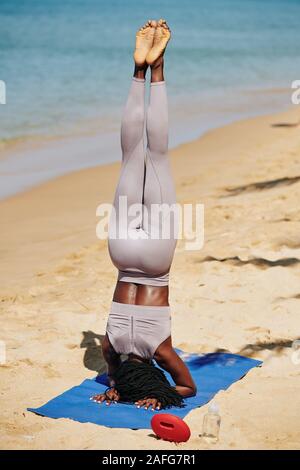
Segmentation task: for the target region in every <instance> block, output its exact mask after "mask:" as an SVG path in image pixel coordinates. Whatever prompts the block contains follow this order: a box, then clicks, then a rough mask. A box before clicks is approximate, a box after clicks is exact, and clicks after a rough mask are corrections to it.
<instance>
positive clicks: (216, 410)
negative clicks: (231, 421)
mask: <svg viewBox="0 0 300 470" xmlns="http://www.w3.org/2000/svg"><path fill="white" fill-rule="evenodd" d="M208 412H209V413H215V414H218V413H219V407H218V405H217V403H216V402H215V401H212V402H211V403H210V404H209V407H208Z"/></svg>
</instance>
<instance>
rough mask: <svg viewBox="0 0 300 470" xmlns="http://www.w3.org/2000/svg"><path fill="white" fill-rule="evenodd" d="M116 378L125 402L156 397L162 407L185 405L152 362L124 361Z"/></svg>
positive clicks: (116, 385) (116, 386)
mask: <svg viewBox="0 0 300 470" xmlns="http://www.w3.org/2000/svg"><path fill="white" fill-rule="evenodd" d="M114 380H115V388H116V390H117V391H118V392H119V394H120V399H121V401H123V402H131V403H134V402H136V401H137V400H143V399H144V398H156V399H157V400H158V401H160V403H161V408H170V407H171V406H178V407H182V406H184V404H183V399H182V397H181V396H180V395H179V393H178V392H177V390H175V388H174V387H171V385H170V383H169V382H168V380H167V378H166V376H165V374H164V373H163V371H162V370H160V369H158V368H157V367H155V366H154V365H153V364H152V363H151V364H149V363H148V364H147V363H144V362H136V361H124V362H123V363H122V364H121V365H120V367H119V368H118V369H117V370H116V372H115V373H114Z"/></svg>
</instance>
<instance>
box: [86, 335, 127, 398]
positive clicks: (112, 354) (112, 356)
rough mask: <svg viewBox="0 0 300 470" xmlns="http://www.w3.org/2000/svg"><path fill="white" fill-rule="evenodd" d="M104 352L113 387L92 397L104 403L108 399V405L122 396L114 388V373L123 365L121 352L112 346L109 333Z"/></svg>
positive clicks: (103, 342) (109, 378)
mask: <svg viewBox="0 0 300 470" xmlns="http://www.w3.org/2000/svg"><path fill="white" fill-rule="evenodd" d="M101 346H102V354H103V357H104V359H105V361H106V363H107V375H108V381H109V386H110V387H111V389H110V390H108V391H107V392H106V393H100V395H95V396H93V397H91V399H92V400H93V401H95V402H97V403H102V402H104V401H106V404H107V405H110V403H112V402H113V401H119V399H120V396H119V394H118V392H117V390H116V389H115V388H114V385H115V382H114V380H113V374H114V372H115V370H116V369H117V368H118V367H119V366H120V365H121V358H120V354H117V353H116V351H115V350H114V348H113V347H112V345H111V343H110V341H109V339H108V336H107V334H106V335H105V337H104V339H103V341H102V345H101Z"/></svg>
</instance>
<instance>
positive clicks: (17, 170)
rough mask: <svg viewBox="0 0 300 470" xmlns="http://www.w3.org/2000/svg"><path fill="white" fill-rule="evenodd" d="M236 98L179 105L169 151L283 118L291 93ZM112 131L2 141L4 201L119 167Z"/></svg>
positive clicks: (85, 127)
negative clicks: (213, 133)
mask: <svg viewBox="0 0 300 470" xmlns="http://www.w3.org/2000/svg"><path fill="white" fill-rule="evenodd" d="M232 93H233V91H231V92H230V93H229V96H227V95H225V96H226V98H225V100H224V98H223V100H222V98H221V95H220V96H219V95H217V96H218V98H217V97H215V98H214V99H213V98H212V97H210V98H208V97H207V99H208V101H206V100H205V99H204V101H203V102H202V106H200V105H199V106H198V105H197V106H195V103H194V104H192V102H191V101H190V98H189V100H188V106H187V108H186V109H185V111H184V112H183V113H182V110H181V108H180V111H179V108H178V104H177V106H176V105H175V106H173V109H172V110H171V113H170V138H169V142H170V146H169V147H170V150H172V149H174V148H176V147H177V146H178V145H181V144H185V143H188V142H190V141H191V140H196V139H199V138H201V136H202V135H204V134H205V133H206V132H209V131H210V130H215V129H218V128H220V127H223V126H226V125H229V124H233V123H234V122H237V121H239V120H244V119H250V118H253V117H258V116H264V115H268V114H273V113H274V111H276V112H277V111H278V110H279V112H281V111H282V109H284V108H285V106H284V102H285V103H287V102H288V94H289V93H290V90H288V89H285V88H271V89H264V88H257V89H255V88H254V89H248V90H246V89H245V90H239V91H238V94H239V95H240V96H239V99H238V100H237V102H238V104H236V105H235V106H234V107H233V108H232V107H231V99H230V96H231V95H232ZM261 95H262V96H265V97H266V96H267V102H266V103H264V102H263V103H260V102H258V101H257V100H256V101H255V104H254V106H253V103H252V100H251V97H253V96H261ZM269 96H270V97H272V100H271V102H268V100H269ZM284 96H285V99H283V97H284ZM197 100H199V97H198V98H197ZM226 100H227V101H226ZM243 100H245V101H244V102H243ZM289 107H290V105H287V107H286V109H287V110H288V109H289ZM202 108H203V109H202ZM196 109H201V112H200V113H199V112H198V113H197V112H196V113H195V110H196ZM246 109H247V111H245V110H246ZM174 111H175V114H174V116H173V115H172V113H173V112H174ZM190 114H191V115H190ZM119 120H120V116H118V118H116V122H119ZM103 125H104V128H103V129H102V127H103ZM113 127H114V126H113ZM113 127H112V122H111V123H110V125H108V124H107V125H106V124H105V123H103V122H102V121H101V119H100V118H99V119H94V120H91V121H90V122H89V121H86V122H85V121H84V122H82V123H81V125H79V123H78V124H77V126H75V128H77V131H76V132H75V130H74V132H71V133H68V132H66V133H61V134H57V135H38V134H37V135H35V136H24V137H19V138H15V139H11V140H9V141H8V142H7V143H3V141H0V174H1V175H2V180H3V181H2V184H1V190H0V200H5V199H7V198H9V197H11V196H13V195H14V194H18V193H22V192H24V191H27V190H30V189H31V188H33V187H35V186H39V185H41V184H43V183H44V182H47V181H51V180H53V179H54V178H57V177H59V176H62V175H65V174H68V173H71V172H73V171H78V170H81V169H84V168H92V167H95V166H98V165H99V164H100V165H104V164H109V163H115V162H117V161H119V159H120V145H119V126H117V127H116V128H115V129H113ZM97 129H102V130H101V131H99V130H97ZM105 129H106V130H105Z"/></svg>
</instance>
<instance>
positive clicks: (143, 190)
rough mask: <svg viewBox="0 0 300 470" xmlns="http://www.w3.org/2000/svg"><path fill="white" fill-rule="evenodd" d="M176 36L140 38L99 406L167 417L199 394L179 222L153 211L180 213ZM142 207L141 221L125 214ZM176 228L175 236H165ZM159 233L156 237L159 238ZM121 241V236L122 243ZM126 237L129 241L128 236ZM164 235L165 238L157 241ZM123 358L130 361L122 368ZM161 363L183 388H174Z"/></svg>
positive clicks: (142, 34)
mask: <svg viewBox="0 0 300 470" xmlns="http://www.w3.org/2000/svg"><path fill="white" fill-rule="evenodd" d="M170 36H171V32H170V29H169V27H168V25H167V23H166V22H165V21H164V20H159V21H158V22H156V21H148V22H147V23H146V24H145V25H144V26H143V27H142V28H141V29H140V30H139V31H138V33H137V35H136V49H135V52H134V60H135V69H134V77H133V80H132V84H131V89H130V92H129V96H128V100H127V103H126V106H125V110H124V114H123V118H122V125H121V147H122V153H123V155H122V167H121V175H120V179H119V183H118V186H117V190H116V194H115V199H114V209H115V215H116V221H117V224H118V227H119V231H118V234H117V231H116V230H117V229H116V223H115V222H112V219H111V222H110V227H109V252H110V256H111V259H112V261H113V263H114V265H115V266H116V267H117V268H118V270H119V276H118V281H117V285H116V288H115V291H114V296H113V302H112V306H111V311H110V314H109V318H108V323H107V330H106V335H105V338H104V341H103V344H102V349H103V355H104V358H105V360H106V362H107V364H108V376H109V379H110V385H111V387H110V389H109V390H108V391H106V393H105V394H101V395H96V396H95V397H93V398H92V399H93V400H94V401H96V402H99V403H102V402H104V401H106V403H107V404H110V403H111V402H113V401H119V400H120V401H125V402H135V404H136V405H137V406H138V407H142V406H143V407H145V408H146V409H148V408H149V407H151V409H152V410H155V409H157V410H159V409H161V408H167V407H169V406H172V405H175V406H182V399H183V398H184V397H189V396H192V395H194V394H195V393H196V386H195V384H194V382H193V379H192V377H191V375H190V372H189V370H188V368H187V367H186V366H185V364H184V363H183V361H182V360H181V359H180V357H179V356H178V355H177V354H176V352H175V351H174V349H173V347H172V341H171V331H170V307H169V302H168V295H169V289H168V280H169V270H170V266H171V263H172V259H173V255H174V250H175V246H176V223H175V218H174V217H173V218H172V216H171V217H170V216H169V217H167V216H166V215H165V214H164V213H163V215H162V217H160V218H155V217H154V215H153V213H152V208H153V207H160V208H161V207H163V206H162V204H163V205H164V207H165V206H166V205H167V207H169V208H170V207H172V205H174V204H175V202H176V199H175V190H174V185H173V181H172V177H171V173H170V167H169V161H168V153H167V152H168V110H167V95H166V85H165V81H164V74H163V67H164V58H163V56H164V52H165V48H166V46H167V43H168V41H169V39H170ZM148 66H150V68H151V85H150V101H149V106H148V110H147V119H146V131H147V149H146V153H145V149H144V141H143V136H144V120H145V116H144V114H145V110H144V99H145V77H146V71H147V69H148ZM124 200H126V201H127V207H128V208H130V207H132V206H133V205H134V204H141V205H142V207H143V211H142V213H141V214H140V216H137V215H136V213H133V214H131V213H130V211H129V213H128V212H124V211H122V210H121V202H124ZM163 225H165V226H166V225H168V229H169V232H170V233H169V236H168V238H165V237H163V236H162V230H164V229H165V227H163ZM153 232H154V233H155V236H153ZM116 234H117V235H116ZM124 234H125V235H126V236H124ZM157 234H158V236H157ZM121 354H126V355H127V356H128V359H127V360H126V361H124V362H121V358H120V356H121ZM152 359H154V360H155V361H156V362H157V364H158V365H159V366H160V367H161V368H162V369H164V370H166V371H168V372H169V373H170V375H171V377H172V379H173V380H174V382H175V387H171V385H170V384H169V382H168V381H167V380H166V378H165V376H164V373H163V372H162V371H161V370H160V369H158V368H157V367H154V364H153V362H152Z"/></svg>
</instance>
